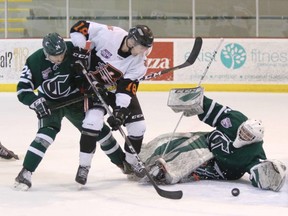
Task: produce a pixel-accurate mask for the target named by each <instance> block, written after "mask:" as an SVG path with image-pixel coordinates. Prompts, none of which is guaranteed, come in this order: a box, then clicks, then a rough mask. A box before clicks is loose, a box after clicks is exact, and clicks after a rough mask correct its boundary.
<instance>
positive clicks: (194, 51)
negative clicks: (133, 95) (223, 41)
mask: <svg viewBox="0 0 288 216" xmlns="http://www.w3.org/2000/svg"><path fill="white" fill-rule="evenodd" d="M202 42H203V41H202V38H201V37H196V39H195V42H194V46H193V48H192V51H191V53H190V55H189V57H188V59H187V60H186V61H185V62H184V63H183V64H180V65H178V66H175V67H172V68H167V69H164V70H162V71H158V72H155V73H152V74H148V75H145V76H144V77H142V78H141V79H140V81H143V80H149V79H152V78H155V77H158V76H161V75H163V74H166V73H168V72H170V71H174V70H178V69H181V68H185V67H188V66H190V65H192V64H194V62H195V61H196V59H197V57H198V55H199V52H200V50H201V47H202Z"/></svg>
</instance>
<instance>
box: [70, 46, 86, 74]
mask: <svg viewBox="0 0 288 216" xmlns="http://www.w3.org/2000/svg"><path fill="white" fill-rule="evenodd" d="M89 54H90V52H89V50H86V49H82V48H80V47H74V48H73V53H72V55H73V57H74V61H75V63H74V64H73V68H74V70H75V71H76V73H77V74H79V75H81V76H82V75H83V73H82V69H83V66H84V68H85V69H87V67H88V59H89ZM77 61H80V62H81V63H82V65H83V66H82V65H81V64H79V63H77Z"/></svg>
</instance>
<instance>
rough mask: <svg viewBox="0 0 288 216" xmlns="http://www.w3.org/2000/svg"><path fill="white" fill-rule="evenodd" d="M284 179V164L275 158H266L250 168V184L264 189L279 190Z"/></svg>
mask: <svg viewBox="0 0 288 216" xmlns="http://www.w3.org/2000/svg"><path fill="white" fill-rule="evenodd" d="M285 179H286V166H285V165H284V164H283V163H282V162H280V161H277V160H266V161H264V162H262V163H260V164H257V165H255V166H254V167H252V168H251V169H250V180H251V182H252V185H253V186H255V187H258V188H261V189H264V190H273V191H276V192H278V191H280V190H281V188H282V187H283V185H284V183H285Z"/></svg>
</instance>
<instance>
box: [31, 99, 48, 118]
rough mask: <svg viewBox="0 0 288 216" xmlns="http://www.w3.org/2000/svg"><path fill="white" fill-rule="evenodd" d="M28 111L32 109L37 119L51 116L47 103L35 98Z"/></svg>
mask: <svg viewBox="0 0 288 216" xmlns="http://www.w3.org/2000/svg"><path fill="white" fill-rule="evenodd" d="M29 108H30V109H33V110H34V111H35V112H36V114H37V117H38V118H39V119H40V118H44V117H46V116H49V115H51V110H50V109H49V108H48V106H47V103H46V100H45V98H43V97H40V98H37V99H36V100H35V101H34V102H33V103H32V104H31V105H30V106H29Z"/></svg>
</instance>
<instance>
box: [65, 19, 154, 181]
mask: <svg viewBox="0 0 288 216" xmlns="http://www.w3.org/2000/svg"><path fill="white" fill-rule="evenodd" d="M70 37H71V40H72V43H73V44H74V46H77V47H79V52H75V56H79V59H80V60H81V61H82V63H83V64H82V65H85V66H86V69H87V71H88V72H89V76H90V77H91V78H92V79H93V80H94V81H95V83H97V86H99V85H101V86H104V87H105V90H106V89H107V94H106V97H105V98H104V99H105V101H106V102H107V104H108V105H110V106H111V107H112V108H113V117H111V116H110V117H109V118H108V120H107V122H108V123H109V125H110V126H111V128H112V130H118V129H119V127H120V126H121V125H124V126H125V127H126V129H127V132H128V135H127V138H128V139H129V141H130V142H131V144H132V145H133V147H134V149H135V151H136V152H137V153H139V152H140V149H141V145H142V140H143V136H144V133H145V130H146V124H145V121H144V116H143V113H142V110H141V107H140V104H139V101H138V99H137V96H136V92H137V89H138V84H139V79H140V78H142V77H143V76H144V75H145V73H146V71H147V65H146V59H147V57H146V56H147V55H148V54H149V52H150V51H151V49H152V45H153V40H154V37H153V33H152V31H151V29H150V28H149V27H147V26H145V25H137V26H135V27H133V28H131V29H130V30H129V32H127V31H125V30H123V29H121V28H119V27H115V26H107V25H103V24H100V23H95V22H90V21H84V20H81V21H78V22H77V23H76V24H74V25H73V26H72V28H71V30H70ZM87 41H90V42H91V45H90V51H88V50H87V45H86V44H87ZM83 56H84V58H83ZM82 59H84V60H82ZM86 59H88V61H86ZM82 65H81V66H82ZM105 114H106V110H105V108H104V107H103V106H102V104H101V103H100V102H99V100H98V101H97V99H96V100H95V98H94V99H92V100H90V101H89V103H88V110H87V111H86V117H85V120H84V121H83V130H82V136H81V141H80V145H81V153H80V164H79V168H78V172H77V174H76V181H77V182H78V183H80V184H81V182H82V183H84V182H86V180H87V175H88V171H89V168H90V164H91V160H92V157H93V153H94V152H95V149H96V144H95V143H96V142H95V139H96V137H97V136H98V134H99V131H100V130H101V128H102V127H103V121H104V115H105ZM104 146H105V145H104ZM102 147H103V145H102ZM124 149H125V155H123V164H121V165H119V167H120V168H121V169H122V171H123V172H124V173H125V174H128V173H129V172H131V171H133V172H135V173H136V174H137V175H139V176H143V175H144V173H143V172H142V171H141V166H140V165H139V164H138V161H137V159H136V158H135V157H134V156H133V154H131V151H130V150H129V148H128V145H127V143H125V146H124ZM107 151H113V150H111V149H109V141H107ZM127 162H128V163H127ZM83 170H84V171H85V172H82V171H83Z"/></svg>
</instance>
